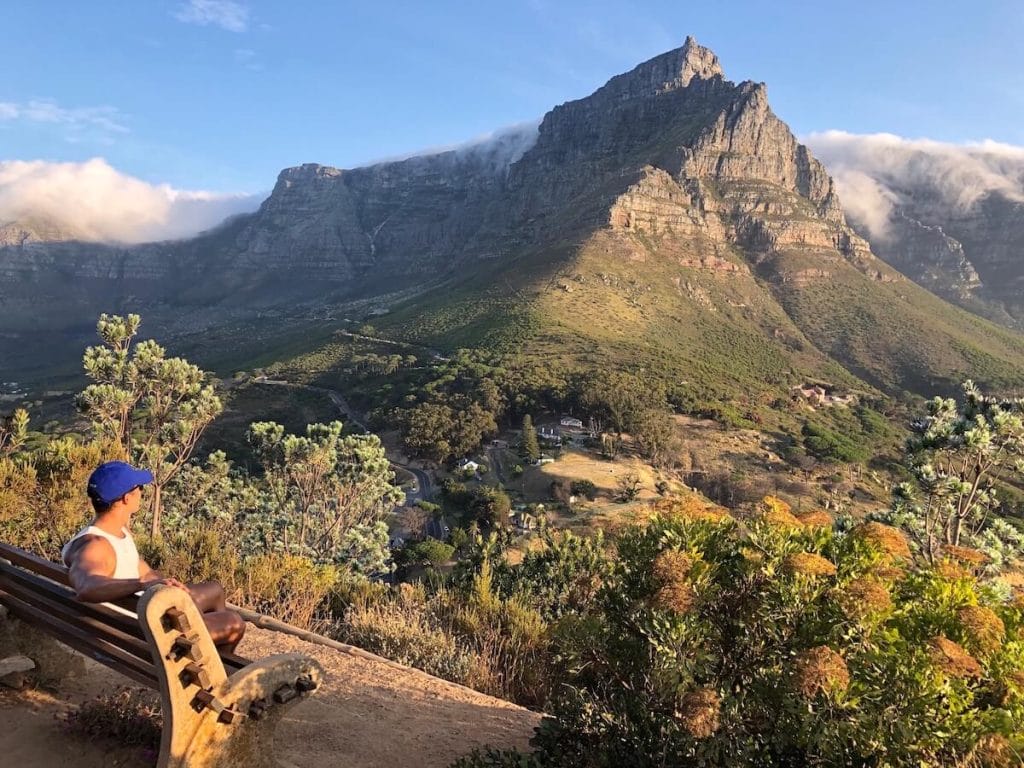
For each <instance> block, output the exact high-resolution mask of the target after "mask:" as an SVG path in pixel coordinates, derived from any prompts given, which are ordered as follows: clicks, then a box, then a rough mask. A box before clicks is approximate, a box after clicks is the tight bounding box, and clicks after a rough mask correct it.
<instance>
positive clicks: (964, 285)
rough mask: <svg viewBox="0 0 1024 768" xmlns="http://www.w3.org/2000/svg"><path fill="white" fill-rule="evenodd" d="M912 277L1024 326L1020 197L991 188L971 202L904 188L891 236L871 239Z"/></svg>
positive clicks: (974, 308) (971, 306) (1006, 322)
mask: <svg viewBox="0 0 1024 768" xmlns="http://www.w3.org/2000/svg"><path fill="white" fill-rule="evenodd" d="M872 245H873V246H874V248H875V250H876V251H877V252H878V253H879V255H881V256H882V257H883V258H885V259H886V260H888V261H890V262H891V263H893V264H894V265H896V266H898V267H899V268H900V269H901V270H903V271H904V272H906V274H907V275H908V276H909V277H911V278H913V279H914V280H915V281H917V282H919V283H921V284H922V285H924V286H925V287H928V288H930V289H932V290H934V291H935V292H936V293H938V294H939V295H940V296H943V297H945V298H948V299H949V300H951V301H953V302H955V303H957V304H960V305H961V306H963V307H966V308H967V309H970V310H972V311H975V312H977V313H979V314H982V315H984V316H986V317H990V318H991V319H993V320H995V321H997V322H1000V323H1002V324H1004V325H1007V326H1009V327H1011V328H1018V329H1020V328H1024V203H1022V202H1020V201H1018V200H1015V199H1013V198H1012V197H1010V196H1009V195H1006V194H1003V193H1001V192H998V191H996V192H991V193H989V194H987V195H985V196H984V197H982V198H981V199H980V200H978V201H976V202H975V203H973V204H972V205H969V206H953V205H949V204H944V203H943V202H941V201H939V200H937V199H936V197H935V195H934V194H932V192H931V190H928V189H926V188H924V189H921V188H912V189H907V190H905V191H904V196H903V199H902V201H901V204H900V206H899V207H898V208H897V209H896V211H895V212H894V215H893V217H892V220H891V224H890V231H889V236H888V237H884V238H877V239H875V240H874V242H873V244H872Z"/></svg>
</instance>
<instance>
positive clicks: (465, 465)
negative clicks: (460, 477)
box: [459, 459, 480, 472]
mask: <svg viewBox="0 0 1024 768" xmlns="http://www.w3.org/2000/svg"><path fill="white" fill-rule="evenodd" d="M478 469H480V465H479V464H477V463H476V462H475V461H473V460H472V459H463V460H462V461H460V462H459V472H476V471H477V470H478Z"/></svg>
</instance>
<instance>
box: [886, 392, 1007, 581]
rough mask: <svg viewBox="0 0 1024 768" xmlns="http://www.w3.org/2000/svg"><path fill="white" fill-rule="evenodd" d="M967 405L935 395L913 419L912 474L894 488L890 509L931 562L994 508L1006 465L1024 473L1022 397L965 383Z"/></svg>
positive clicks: (981, 522)
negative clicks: (987, 392) (994, 394)
mask: <svg viewBox="0 0 1024 768" xmlns="http://www.w3.org/2000/svg"><path fill="white" fill-rule="evenodd" d="M963 393H964V398H963V404H962V405H961V406H960V407H958V406H957V403H956V401H955V400H953V399H952V398H941V397H936V398H935V399H933V400H931V401H930V402H929V403H928V406H927V413H926V415H925V416H924V417H923V418H921V419H919V420H917V421H915V422H914V423H913V424H912V425H911V433H912V434H911V437H910V438H909V439H908V440H907V446H906V461H907V465H908V468H909V470H910V474H911V477H912V480H910V481H909V482H906V483H901V484H900V485H898V486H897V487H896V488H895V489H894V501H893V513H894V515H895V516H896V517H897V519H899V520H900V521H901V522H902V523H903V525H904V527H905V528H906V529H907V530H908V532H909V533H910V534H911V535H912V536H913V537H914V538H915V540H916V541H917V543H918V545H919V546H920V547H921V550H922V551H923V552H924V554H925V556H926V557H927V558H928V560H929V561H930V562H933V561H934V560H935V559H936V558H937V557H938V556H939V554H940V552H941V548H942V546H943V545H954V546H957V545H959V544H960V540H961V537H962V536H963V534H964V532H965V529H966V530H967V531H968V532H969V533H972V534H973V533H976V532H977V531H978V530H979V529H980V527H981V526H982V525H984V523H985V522H986V520H987V519H988V517H989V516H990V514H991V513H992V512H993V510H994V508H995V506H996V503H997V499H996V494H995V487H996V483H997V481H998V480H999V479H1000V477H1001V476H1002V474H1003V473H1005V472H1017V473H1020V472H1024V418H1022V417H1024V400H1020V399H1001V398H997V397H990V396H987V395H984V394H982V393H981V391H980V390H979V389H978V388H977V387H976V386H975V385H974V383H973V382H971V381H967V382H965V383H964V385H963Z"/></svg>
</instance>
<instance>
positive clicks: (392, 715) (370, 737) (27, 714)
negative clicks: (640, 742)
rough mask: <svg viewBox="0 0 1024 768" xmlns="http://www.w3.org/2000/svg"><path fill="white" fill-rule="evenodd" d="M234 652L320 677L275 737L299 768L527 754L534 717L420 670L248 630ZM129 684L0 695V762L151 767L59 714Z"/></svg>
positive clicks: (75, 683)
mask: <svg viewBox="0 0 1024 768" xmlns="http://www.w3.org/2000/svg"><path fill="white" fill-rule="evenodd" d="M238 650H239V653H240V654H242V655H243V656H247V657H248V658H260V657H262V656H266V655H269V654H271V653H296V652H297V653H306V654H308V655H310V656H313V657H315V658H316V659H317V660H318V661H319V662H320V663H321V664H322V665H323V666H324V671H325V672H326V680H325V684H324V685H323V687H322V688H321V690H319V691H317V693H316V694H315V695H314V696H313V697H312V698H310V699H309V700H308V701H306V702H303V703H302V704H300V705H298V706H297V707H295V708H294V709H293V710H292V716H291V717H288V718H286V719H285V720H284V721H283V722H282V724H281V725H280V727H279V728H278V732H277V745H278V747H277V753H278V756H279V757H280V758H282V759H283V760H285V761H287V763H290V764H294V765H298V766H321V765H322V766H331V765H344V766H346V768H391V767H392V766H410V767H411V768H412V767H420V766H422V768H444V767H445V766H448V765H449V764H450V763H451V762H452V761H453V760H455V759H456V758H457V757H460V756H461V755H464V754H466V753H468V752H469V751H471V750H472V749H473V748H474V747H477V746H484V745H492V746H500V747H513V746H515V747H520V748H526V747H527V742H528V740H529V738H530V736H531V735H532V733H533V728H534V727H535V726H536V724H537V722H538V721H539V719H540V716H539V715H538V714H536V713H534V712H530V711H528V710H525V709H522V708H521V707H517V706H515V705H514V704H510V703H508V702H506V701H501V700H499V699H493V698H491V697H489V696H484V695H483V694H480V693H477V692H475V691H471V690H469V689H467V688H463V687H461V686H457V685H453V684H451V683H448V682H445V681H444V680H439V679H437V678H434V677H430V676H429V675H426V674H424V673H421V672H418V671H417V670H408V669H401V668H396V667H393V666H391V665H388V664H382V663H380V662H374V661H370V660H367V659H362V658H358V657H355V656H350V655H348V654H345V653H341V652H339V651H335V650H332V649H330V648H325V647H323V646H317V645H311V644H309V643H306V642H304V641H302V640H299V639H298V638H294V637H289V636H286V635H282V634H279V633H276V632H270V631H268V630H261V629H257V628H255V627H252V626H250V627H249V631H248V633H247V635H246V638H245V640H244V641H243V642H242V645H241V646H240V647H239V649H238ZM125 683H127V681H126V680H125V679H124V678H120V677H119V676H118V675H116V674H114V673H112V672H109V671H107V670H106V668H105V667H101V666H99V665H98V664H95V663H91V662H90V663H89V664H88V666H87V671H86V673H85V675H84V676H83V677H80V678H77V679H74V680H70V681H67V682H66V683H65V684H64V685H63V686H62V689H61V692H60V694H59V695H58V696H56V697H54V696H48V695H46V694H42V693H39V692H30V693H17V694H14V693H5V694H0V724H2V725H0V755H3V756H4V757H3V761H2V762H3V764H5V765H8V764H9V765H17V766H18V768H50V766H58V765H75V766H81V767H82V768H94V767H95V768H100V766H104V767H107V766H123V767H125V768H129V767H131V768H135V767H136V766H138V767H141V766H146V765H148V764H151V763H148V762H147V760H146V759H145V757H144V756H143V755H142V753H141V751H140V750H138V749H134V750H133V749H126V748H123V747H117V746H116V745H102V744H90V743H84V742H83V741H82V740H80V739H77V738H73V737H71V736H69V735H67V734H65V733H64V732H63V729H62V727H61V725H60V724H59V723H58V721H57V719H56V715H57V714H58V713H60V712H62V711H66V710H67V708H68V707H69V706H72V705H75V704H77V703H79V702H81V701H83V700H84V699H86V698H88V697H90V696H94V695H95V694H96V693H98V692H100V691H101V690H108V691H109V690H112V689H114V688H115V687H117V686H118V685H119V684H125Z"/></svg>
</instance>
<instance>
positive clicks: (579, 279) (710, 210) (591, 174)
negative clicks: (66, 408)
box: [0, 38, 1024, 400]
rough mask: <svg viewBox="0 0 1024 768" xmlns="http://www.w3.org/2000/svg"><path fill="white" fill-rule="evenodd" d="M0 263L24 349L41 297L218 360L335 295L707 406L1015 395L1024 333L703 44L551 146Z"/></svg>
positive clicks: (616, 90) (607, 95) (83, 322)
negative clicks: (901, 237) (909, 244)
mask: <svg viewBox="0 0 1024 768" xmlns="http://www.w3.org/2000/svg"><path fill="white" fill-rule="evenodd" d="M0 275H2V276H3V278H4V279H3V281H2V283H0V308H2V309H4V310H5V311H4V312H3V315H2V316H3V318H4V319H0V338H4V333H5V332H6V338H7V339H8V341H7V344H8V348H9V349H14V348H15V347H16V346H17V347H18V348H23V347H24V341H25V339H26V338H27V335H30V334H33V333H37V334H38V333H39V329H38V328H36V329H35V330H33V323H35V322H37V318H38V312H39V308H40V307H43V308H47V311H46V312H44V313H43V314H44V315H45V316H46V319H45V321H44V322H45V328H46V332H47V333H48V334H50V335H51V336H53V335H54V334H55V332H57V331H60V332H62V333H64V334H65V335H64V337H63V338H67V339H70V338H72V337H73V334H72V333H70V332H69V329H78V331H81V329H82V328H85V327H88V325H89V324H91V322H92V321H93V320H94V318H95V315H96V314H98V313H99V311H101V310H107V311H111V310H123V309H133V310H136V311H140V312H141V313H142V314H143V315H144V316H145V317H147V318H148V319H149V321H150V322H149V324H148V325H147V327H146V332H147V333H149V334H160V332H161V330H162V329H166V331H167V333H169V334H181V335H182V337H183V338H186V337H187V338H191V339H192V340H193V341H194V342H195V343H196V344H197V345H198V346H197V347H196V349H197V352H198V354H197V357H198V358H199V359H200V360H201V361H202V360H204V357H205V360H208V361H211V363H215V362H217V360H218V355H219V356H220V359H222V360H223V358H224V356H225V354H226V353H227V351H228V350H225V348H224V347H226V346H227V347H230V348H231V349H230V352H231V353H233V354H234V355H235V359H241V357H243V355H242V352H243V351H244V348H245V344H246V342H252V341H253V339H254V338H264V343H262V344H261V349H260V350H259V352H260V353H262V354H263V355H264V356H266V355H267V354H270V351H271V345H270V344H269V342H266V341H265V339H267V338H270V337H271V336H272V335H273V333H275V332H278V331H281V329H289V328H290V329H291V330H292V331H294V332H295V333H300V332H299V331H298V330H296V329H300V328H301V327H302V322H303V321H302V320H301V313H302V312H306V313H307V314H308V313H314V312H315V311H316V309H317V308H324V307H329V308H331V311H336V312H337V313H338V314H341V313H348V314H354V315H356V316H364V315H368V314H379V315H380V317H378V318H376V319H375V320H374V324H375V325H376V326H377V327H378V328H382V329H384V330H385V331H387V332H390V333H392V334H394V335H396V336H399V337H403V338H406V339H410V340H415V341H419V342H422V343H426V344H429V345H430V346H431V347H436V348H440V349H445V348H448V349H450V348H454V347H459V346H466V347H489V348H494V349H498V350H503V351H506V352H516V353H519V354H523V355H527V356H530V357H534V358H537V359H541V360H551V361H557V362H558V364H559V365H579V366H581V367H592V366H599V365H606V366H615V367H629V368H630V369H633V370H636V369H642V370H645V371H649V372H650V373H651V375H657V376H663V377H667V378H669V379H670V380H672V381H675V382H687V385H688V386H692V387H693V388H694V389H695V390H696V391H698V392H699V394H700V396H701V398H702V399H710V400H714V399H716V398H722V399H730V398H735V397H738V396H743V397H749V398H753V399H755V400H756V399H765V398H767V399H770V398H771V397H773V396H779V395H782V394H784V393H787V392H788V391H789V389H790V388H791V387H792V386H794V385H797V384H800V383H802V382H803V381H805V380H807V379H809V378H815V379H818V380H826V381H829V382H831V383H834V384H837V385H840V386H843V387H846V388H850V389H861V390H863V391H866V392H875V391H877V390H882V391H885V392H888V393H890V394H898V393H901V392H904V391H910V392H916V393H921V394H930V393H933V392H935V391H948V390H951V389H952V388H953V386H954V384H955V383H956V382H957V381H958V380H959V379H961V378H963V377H964V376H966V375H972V376H974V377H975V378H976V379H978V380H980V381H982V382H984V383H986V384H988V385H990V386H994V387H999V388H1013V387H1019V386H1021V384H1024V336H1022V335H1020V334H1018V333H1015V332H1013V331H1011V330H1007V329H1005V328H1001V327H999V326H997V325H994V324H992V323H990V322H987V321H985V320H982V319H980V318H978V317H976V316H974V315H972V314H970V313H968V312H966V311H964V310H962V309H958V308H956V307H953V306H952V305H950V304H948V303H946V302H945V301H943V300H941V299H939V298H937V297H936V296H934V295H933V294H931V293H929V292H927V291H926V290H924V289H923V288H921V287H920V286H918V285H916V284H915V283H914V282H912V281H911V280H908V279H907V278H906V277H904V276H903V275H902V274H900V273H899V272H897V271H896V270H894V269H893V268H892V267H891V266H889V265H888V264H886V263H885V262H883V261H881V260H880V259H878V258H877V257H876V256H875V255H874V254H873V253H872V251H871V249H870V247H869V245H868V243H867V242H866V241H865V240H864V239H863V238H862V237H860V236H859V235H858V234H857V233H856V232H855V231H854V230H853V229H851V227H850V226H849V225H848V224H847V221H846V218H845V216H844V212H843V208H842V206H841V203H840V200H839V197H838V195H837V193H836V190H835V187H834V184H833V182H832V179H831V178H830V177H829V175H828V174H827V173H826V172H825V169H824V167H823V166H822V165H821V164H820V163H819V162H818V161H817V160H816V159H815V158H814V157H813V156H812V155H811V153H810V152H809V150H808V149H807V148H806V147H805V146H803V145H801V144H800V143H799V142H798V141H797V140H796V139H795V138H794V136H793V135H792V133H791V131H790V130H789V128H788V127H787V126H786V125H785V123H783V122H782V121H781V120H780V119H779V118H778V117H776V116H775V114H774V113H773V112H772V110H771V108H770V107H769V104H768V98H767V92H766V89H765V86H764V85H763V84H760V83H753V82H743V83H739V84H735V83H732V82H730V81H728V80H726V79H725V76H724V74H723V72H722V69H721V67H720V65H719V62H718V59H717V57H716V56H715V55H714V54H713V53H712V52H711V51H709V50H708V49H706V48H703V47H701V46H700V45H698V44H697V43H696V42H695V41H694V40H693V39H692V38H691V39H688V40H687V41H686V44H685V45H684V46H683V47H681V48H678V49H676V50H673V51H669V52H668V53H665V54H662V55H661V56H657V57H655V58H654V59H651V60H650V61H647V62H644V63H643V64H640V65H639V66H638V67H636V68H635V69H633V70H632V71H630V72H628V73H625V74H623V75H619V76H617V77H614V78H612V79H611V80H610V81H609V82H608V83H607V84H606V85H605V86H603V87H602V88H600V89H598V90H597V91H596V92H595V93H593V94H592V95H590V96H588V97H586V98H584V99H580V100H577V101H572V102H568V103H566V104H562V105H560V106H558V107H555V108H554V109H553V110H552V111H550V112H549V113H548V114H547V115H546V116H545V117H544V119H543V121H542V122H541V123H540V126H539V128H538V129H537V131H536V135H535V136H534V135H533V134H532V129H531V130H530V131H527V132H524V134H523V135H522V136H520V137H518V138H517V140H515V141H509V140H505V141H504V142H501V143H499V144H497V145H494V144H482V145H478V146H476V147H469V148H464V149H461V150H455V151H450V152H445V153H440V154H435V155H430V156H424V157H414V158H410V159H407V160H402V161H398V162H391V163H382V164H379V165H375V166H371V167H368V168H358V169H354V170H339V169H335V168H329V167H325V166H319V165H304V166H300V167H297V168H290V169H287V170H285V171H283V172H282V173H281V175H280V177H279V178H278V181H277V184H276V186H275V188H274V190H273V192H272V194H271V195H270V197H269V198H268V199H267V200H266V201H264V203H263V204H262V206H261V207H260V209H259V210H258V211H257V212H256V213H254V214H251V215H247V216H240V217H238V218H236V219H235V220H233V221H232V222H230V223H229V224H227V225H226V226H224V227H222V228H221V229H219V230H217V231H216V232H212V233H209V234H207V235H205V236H201V237H198V238H195V239H193V240H189V241H185V242H182V243H165V244H151V245H144V246H139V247H134V248H113V247H110V246H96V245H90V244H82V243H74V242H73V243H57V244H39V243H23V244H21V245H11V246H9V247H7V248H4V249H2V250H0ZM359 313H362V314H359ZM264 332H265V334H266V336H265V337H261V333H264ZM300 335H301V334H300ZM204 337H205V339H206V343H205V344H204V343H202V340H203V338H204ZM2 343H3V342H2V341H0V344H2ZM282 344H284V342H282ZM315 344H316V340H315V339H311V340H308V341H305V342H304V341H302V339H301V338H291V339H290V340H289V341H288V342H287V348H288V349H289V350H295V349H299V348H301V347H302V346H303V345H305V346H307V347H310V346H315ZM3 351H4V348H3V347H2V346H0V354H2V353H3ZM252 354H253V355H255V354H256V352H255V351H253V353H252ZM36 364H37V365H39V363H38V361H37V362H36ZM36 370H37V371H42V368H37V369H36Z"/></svg>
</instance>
